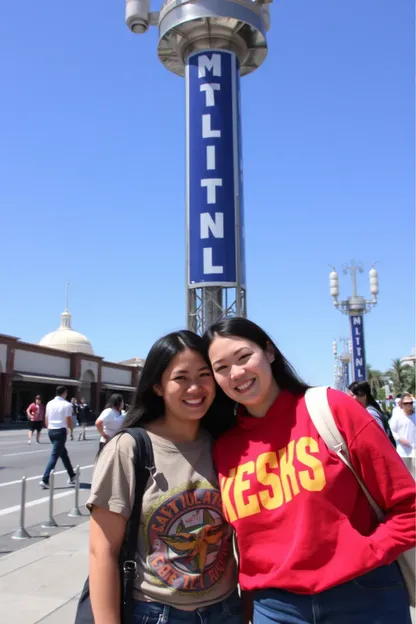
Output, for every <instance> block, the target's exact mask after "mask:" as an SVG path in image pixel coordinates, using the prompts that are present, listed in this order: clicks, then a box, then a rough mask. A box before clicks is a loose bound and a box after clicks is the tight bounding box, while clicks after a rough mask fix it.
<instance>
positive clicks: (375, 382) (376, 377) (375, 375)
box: [367, 364, 385, 398]
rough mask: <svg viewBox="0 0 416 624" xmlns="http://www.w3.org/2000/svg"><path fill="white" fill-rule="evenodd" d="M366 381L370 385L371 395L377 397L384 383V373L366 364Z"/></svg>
mask: <svg viewBox="0 0 416 624" xmlns="http://www.w3.org/2000/svg"><path fill="white" fill-rule="evenodd" d="M367 381H368V383H369V384H370V388H371V394H372V395H373V396H374V397H376V398H379V397H378V394H379V392H380V390H381V388H382V386H384V383H385V373H382V372H381V371H379V370H377V369H375V368H373V367H372V366H371V364H367Z"/></svg>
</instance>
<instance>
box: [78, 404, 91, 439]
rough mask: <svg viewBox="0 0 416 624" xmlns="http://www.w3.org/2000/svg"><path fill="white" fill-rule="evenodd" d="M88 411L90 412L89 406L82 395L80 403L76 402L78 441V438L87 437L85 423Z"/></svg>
mask: <svg viewBox="0 0 416 624" xmlns="http://www.w3.org/2000/svg"><path fill="white" fill-rule="evenodd" d="M90 413H91V410H90V407H89V405H88V403H87V402H86V400H85V399H84V397H82V398H81V401H80V403H79V404H78V422H79V426H80V427H81V431H80V432H79V435H78V442H79V441H80V440H86V439H87V437H86V431H87V425H88V419H89V416H90Z"/></svg>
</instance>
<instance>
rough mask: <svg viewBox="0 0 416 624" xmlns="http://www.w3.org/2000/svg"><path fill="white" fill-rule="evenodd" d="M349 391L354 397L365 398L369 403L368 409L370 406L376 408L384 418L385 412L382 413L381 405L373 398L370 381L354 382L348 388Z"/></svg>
mask: <svg viewBox="0 0 416 624" xmlns="http://www.w3.org/2000/svg"><path fill="white" fill-rule="evenodd" d="M348 390H349V391H350V392H352V394H353V395H354V396H357V397H365V399H366V402H367V405H366V407H369V406H371V407H374V409H375V410H376V411H377V412H378V413H379V414H380V415H381V416H383V411H382V409H381V407H380V405H379V404H378V403H377V401H376V400H375V398H374V396H373V394H372V392H371V388H370V384H369V383H368V381H353V382H352V383H350V385H349V386H348Z"/></svg>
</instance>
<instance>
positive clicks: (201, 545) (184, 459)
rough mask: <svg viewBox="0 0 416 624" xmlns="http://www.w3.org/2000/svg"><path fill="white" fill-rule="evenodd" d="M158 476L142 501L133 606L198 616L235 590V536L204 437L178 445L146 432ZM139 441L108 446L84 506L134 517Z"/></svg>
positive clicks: (121, 439) (125, 440) (118, 441)
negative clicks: (141, 603)
mask: <svg viewBox="0 0 416 624" xmlns="http://www.w3.org/2000/svg"><path fill="white" fill-rule="evenodd" d="M149 436H150V439H151V441H152V445H153V453H154V459H155V467H156V470H155V472H154V473H153V474H152V476H151V477H150V478H149V481H148V483H147V486H146V491H145V494H144V498H143V506H142V513H141V520H140V531H139V536H138V561H137V565H138V575H137V579H136V581H135V588H134V597H135V599H136V600H145V601H155V602H161V603H164V604H167V605H170V606H173V607H175V608H177V609H197V608H199V607H204V606H208V605H210V604H213V603H215V602H219V601H221V600H223V599H225V598H226V597H227V596H229V595H230V594H231V593H232V591H233V590H234V589H235V587H236V584H237V570H236V562H235V559H234V555H233V548H232V530H231V528H230V526H229V525H228V524H227V523H226V521H225V519H224V515H223V511H222V505H221V497H220V492H219V488H218V479H217V476H216V473H215V469H214V466H213V462H212V458H211V451H212V449H211V440H210V438H209V436H208V435H207V434H206V433H205V432H201V434H200V437H199V438H198V439H197V440H196V441H195V442H187V443H184V444H174V443H173V442H170V441H169V440H166V439H165V438H162V437H160V436H157V435H155V434H152V433H149ZM133 456H134V440H133V438H132V437H131V436H130V435H128V434H124V435H122V436H117V437H116V438H114V439H112V440H110V441H109V442H108V443H107V444H106V446H105V447H104V449H103V450H102V452H101V454H100V456H99V458H98V461H97V464H96V466H95V469H94V474H93V479H92V487H91V496H90V498H89V499H88V503H87V506H88V507H89V509H91V506H92V505H97V506H99V507H103V508H105V509H109V510H110V511H112V512H114V513H119V514H122V515H123V516H124V517H125V518H129V517H130V514H131V510H132V507H133V503H134V490H135V470H134V464H133Z"/></svg>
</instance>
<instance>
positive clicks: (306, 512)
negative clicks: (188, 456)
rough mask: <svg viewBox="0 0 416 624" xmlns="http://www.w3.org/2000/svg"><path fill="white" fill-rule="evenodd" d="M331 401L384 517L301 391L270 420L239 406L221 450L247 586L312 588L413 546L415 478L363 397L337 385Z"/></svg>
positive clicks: (218, 458) (229, 513)
mask: <svg viewBox="0 0 416 624" xmlns="http://www.w3.org/2000/svg"><path fill="white" fill-rule="evenodd" d="M328 400H329V404H330V406H331V410H332V413H333V415H334V419H335V422H336V424H337V426H338V428H339V430H340V433H341V434H342V436H343V438H344V440H345V441H346V442H347V445H348V449H349V453H350V457H351V462H352V465H353V466H354V469H355V471H356V472H357V474H358V475H359V476H360V477H361V479H362V480H363V481H364V483H365V484H366V486H367V488H368V490H369V491H370V493H371V495H372V496H373V498H374V499H375V500H376V502H377V503H378V505H379V506H380V507H381V509H383V510H384V511H385V512H386V515H385V519H384V522H382V523H381V524H379V523H378V521H377V518H376V516H375V513H374V511H373V510H372V509H371V507H370V505H369V503H368V501H367V499H366V497H365V495H364V493H363V491H362V490H361V488H360V486H359V485H358V482H357V480H356V478H355V477H354V475H353V473H352V472H351V470H349V469H348V468H347V467H346V466H345V465H344V464H343V462H342V461H341V460H340V459H339V458H338V457H337V455H336V454H335V453H334V452H332V451H330V450H329V449H328V448H327V446H326V444H325V442H324V441H323V440H322V438H321V437H320V436H319V434H318V432H317V430H316V428H315V426H314V424H313V423H312V420H311V418H310V416H309V413H308V411H307V409H306V404H305V399H304V397H296V396H294V395H293V394H291V393H289V392H285V391H282V392H281V393H280V394H279V396H278V397H277V399H276V401H275V402H274V404H273V405H272V406H271V408H270V409H269V411H268V412H267V414H266V415H265V416H264V418H253V417H251V416H249V415H248V414H247V413H246V412H244V413H243V412H240V413H239V417H238V425H237V426H236V427H235V428H234V429H232V430H231V431H229V432H227V433H226V434H225V435H223V436H222V437H221V438H220V439H219V440H218V442H217V443H216V445H215V448H214V460H215V463H216V465H217V468H218V473H219V477H220V484H221V490H222V500H223V505H224V511H225V515H226V517H227V518H228V520H229V521H230V523H231V524H232V525H233V526H234V528H235V530H236V534H237V541H238V547H239V552H240V583H241V586H242V588H243V589H246V590H253V589H264V588H273V587H276V588H280V589H285V590H287V591H292V592H294V593H299V594H315V593H317V592H321V591H324V590H326V589H329V588H330V587H333V586H335V585H339V584H340V583H344V582H346V581H349V580H351V579H353V578H356V577H357V576H360V575H361V574H364V573H366V572H369V571H370V570H372V569H374V568H376V567H378V566H380V565H383V564H389V563H392V562H393V561H395V560H396V559H397V557H398V555H399V554H401V553H402V552H403V551H404V550H407V549H410V548H411V547H412V546H413V545H414V543H415V524H414V510H415V495H414V481H413V479H412V476H411V475H410V474H409V472H408V470H407V469H406V467H405V465H404V463H403V461H402V460H401V459H400V457H399V456H398V455H397V453H396V451H395V449H394V447H393V445H392V444H391V442H390V440H389V439H388V438H387V436H386V435H385V433H384V431H382V429H381V427H380V426H379V425H378V424H377V422H376V421H375V420H374V418H373V417H372V416H371V415H370V414H369V413H368V412H367V411H366V410H365V409H364V408H363V407H362V406H361V405H360V404H359V403H358V402H357V401H355V400H354V399H352V398H351V397H349V396H347V395H346V394H345V393H343V392H338V391H336V390H329V391H328Z"/></svg>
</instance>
